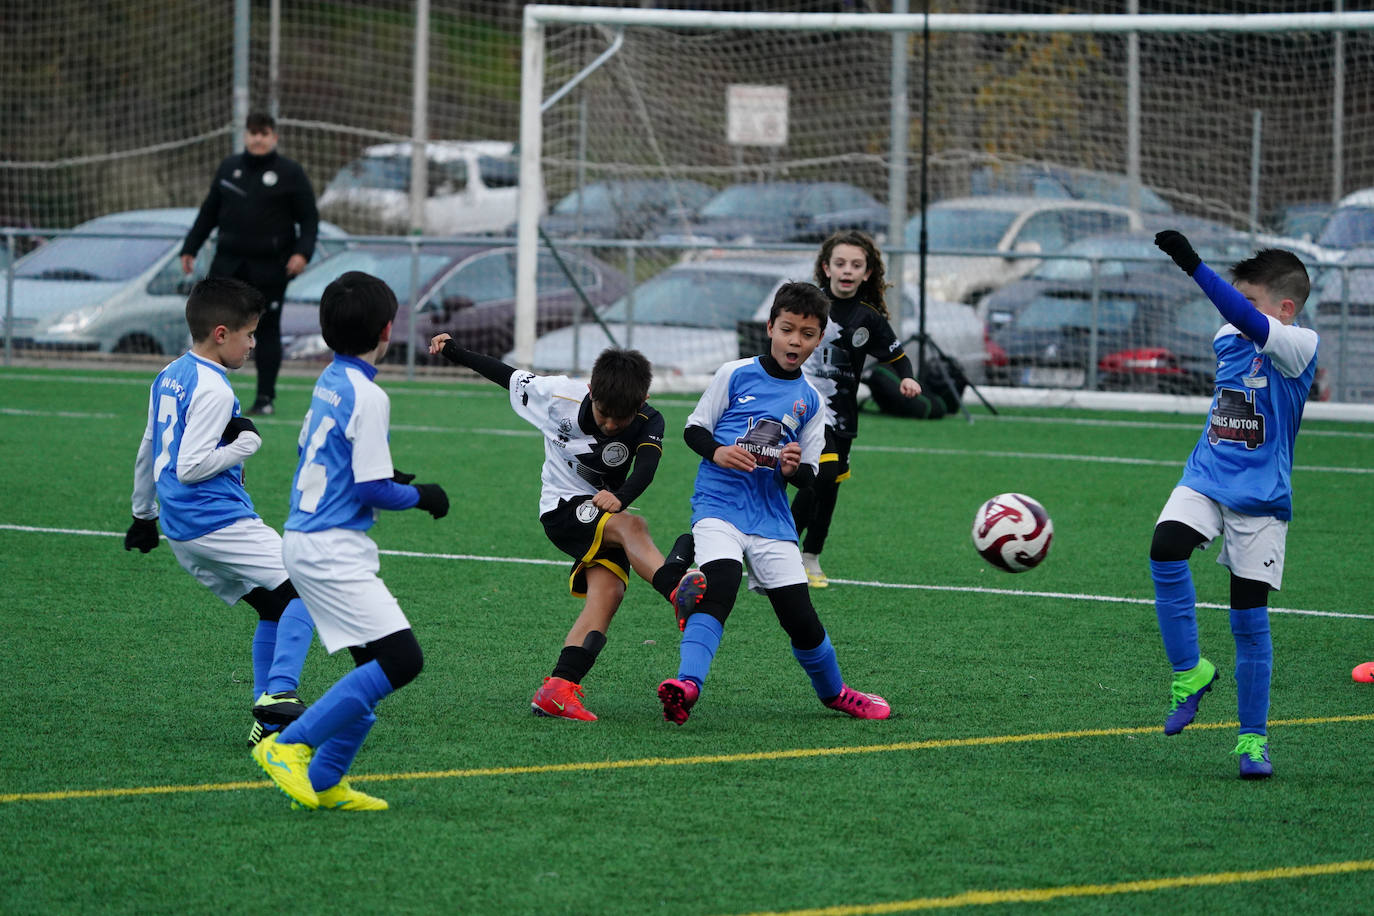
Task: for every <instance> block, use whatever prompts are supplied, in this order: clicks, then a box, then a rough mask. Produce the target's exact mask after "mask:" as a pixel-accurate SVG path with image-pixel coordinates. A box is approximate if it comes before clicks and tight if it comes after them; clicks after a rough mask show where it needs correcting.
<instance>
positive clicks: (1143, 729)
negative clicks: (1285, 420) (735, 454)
mask: <svg viewBox="0 0 1374 916" xmlns="http://www.w3.org/2000/svg"><path fill="white" fill-rule="evenodd" d="M1346 722H1374V713H1370V714H1361V715H1352V716H1322V717H1316V718H1307V719H1277V720H1274V721H1272V722H1270V723H1269V724H1270V725H1271V726H1281V727H1283V726H1290V725H1333V724H1340V723H1346ZM1237 726H1238V723H1236V722H1210V723H1206V724H1203V723H1198V724H1195V725H1191V726H1189V728H1191V729H1193V730H1194V731H1201V730H1206V729H1222V728H1228V729H1229V728H1236V727H1237ZM1158 731H1159V726H1158V725H1144V726H1136V727H1132V728H1089V729H1081V730H1079V731H1068V732H1036V733H1032V734H1027V735H988V736H985V737H981V738H937V739H932V740H927V741H900V742H897V743H894V744H864V745H858V746H856V747H805V748H789V749H786V750H780V751H751V752H748V753H743V754H704V755H699V756H693V757H637V758H632V759H628V760H589V761H583V762H577V763H546V764H537V765H531V766H513V767H477V768H473V769H464V770H426V771H421V772H415V773H372V774H366V773H364V774H358V775H350V777H349V778H350V779H351V780H352V781H353V782H388V781H393V780H399V779H471V778H473V777H477V776H525V775H533V774H540V773H592V772H601V771H605V770H633V769H646V768H648V767H667V766H702V765H706V764H715V763H752V762H755V761H760V760H799V759H803V758H810V757H844V756H850V755H853V754H891V753H895V752H898V751H927V750H941V749H944V748H952V747H984V746H987V745H998V744H1028V743H1030V742H1034V741H1063V740H1067V739H1070V738H1110V737H1114V736H1118V735H1144V734H1152V733H1157V732H1158ZM271 786H272V783H271V782H268V781H266V780H262V781H255V782H215V783H202V784H199V785H173V786H133V787H130V788H123V789H67V790H61V791H56V792H13V793H9V794H3V795H0V803H9V802H23V801H66V800H69V799H76V798H124V797H127V796H133V795H171V794H176V793H182V792H229V791H234V790H237V789H266V788H270V787H271Z"/></svg>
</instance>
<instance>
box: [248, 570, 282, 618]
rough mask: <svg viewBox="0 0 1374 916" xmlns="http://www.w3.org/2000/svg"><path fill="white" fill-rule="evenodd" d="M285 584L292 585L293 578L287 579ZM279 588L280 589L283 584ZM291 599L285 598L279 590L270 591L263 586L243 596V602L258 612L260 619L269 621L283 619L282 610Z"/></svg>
mask: <svg viewBox="0 0 1374 916" xmlns="http://www.w3.org/2000/svg"><path fill="white" fill-rule="evenodd" d="M284 584H286V585H290V584H291V580H290V579H287V580H286V582H285V583H284ZM277 588H278V590H279V589H280V588H281V586H278V587H277ZM293 591H294V589H293ZM292 597H294V595H293V596H292ZM290 600H291V599H290V598H286V599H283V598H282V597H281V595H279V594H278V593H277V591H270V592H269V591H268V590H267V589H265V588H263V587H262V586H258V587H257V588H255V589H253V590H252V591H251V592H249V593H248V594H246V595H244V596H243V603H244V604H246V605H248V606H249V607H251V608H252V609H253V610H255V611H257V612H258V619H259V620H266V621H268V622H269V623H276V622H277V621H278V620H281V615H282V611H284V610H286V605H287V602H289V601H290Z"/></svg>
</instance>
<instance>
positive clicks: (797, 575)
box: [692, 518, 806, 588]
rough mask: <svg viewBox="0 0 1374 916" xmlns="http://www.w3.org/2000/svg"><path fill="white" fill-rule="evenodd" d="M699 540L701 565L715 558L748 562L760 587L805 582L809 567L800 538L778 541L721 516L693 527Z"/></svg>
mask: <svg viewBox="0 0 1374 916" xmlns="http://www.w3.org/2000/svg"><path fill="white" fill-rule="evenodd" d="M692 537H693V539H694V540H695V541H696V560H695V561H694V562H695V563H696V565H697V566H698V567H701V566H705V565H706V564H707V563H710V562H711V561H712V560H734V561H735V562H736V563H743V562H746V561H747V562H748V564H749V574H750V576H751V577H752V579H753V584H754V585H756V586H757V587H759V588H782V587H783V586H784V585H804V584H805V583H806V569H805V568H804V567H803V566H802V558H801V549H800V548H799V547H797V543H796V541H777V540H774V539H773V538H765V537H759V536H758V535H757V534H745V533H744V532H743V531H740V530H739V529H738V528H736V527H735V526H734V525H732V524H730V523H729V522H727V521H725V520H724V519H719V518H704V519H702V520H701V521H699V522H697V523H696V524H695V525H693V526H692Z"/></svg>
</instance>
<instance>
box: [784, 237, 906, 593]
mask: <svg viewBox="0 0 1374 916" xmlns="http://www.w3.org/2000/svg"><path fill="white" fill-rule="evenodd" d="M816 285H817V286H819V287H820V288H821V289H823V290H825V293H826V295H827V296H829V297H830V320H829V322H827V323H826V326H825V331H824V332H823V334H822V336H821V343H820V346H818V347H816V349H815V351H814V352H813V353H812V354H811V356H810V357H809V358H808V359H807V361H806V362H805V363H803V364H802V372H804V373H805V374H806V377H807V379H808V380H809V381H810V382H811V384H812V385H814V386H816V390H817V391H818V392H820V395H821V397H822V398H824V399H825V450H824V451H823V452H822V453H821V464H820V473H819V474H817V476H816V483H815V484H814V485H813V486H811V487H810V488H809V489H805V490H798V491H797V495H796V497H794V498H793V500H792V521H793V522H795V523H796V526H797V537H798V538H800V539H801V550H802V565H804V566H805V567H806V578H807V581H808V582H809V584H810V585H811V587H812V588H825V587H826V586H827V585H829V584H830V583H829V580H828V579H827V578H826V575H825V573H824V572H822V571H821V564H820V556H819V555H820V552H821V550H822V549H823V548H824V547H825V538H826V535H828V534H829V533H830V519H831V517H832V516H833V515H834V514H835V502H836V500H837V499H838V497H839V491H840V484H841V483H842V482H844V481H845V480H847V479H848V478H849V449H850V447H851V446H852V445H853V444H854V437H855V436H857V435H858V434H859V400H858V388H859V374H860V373H861V372H862V371H863V367H864V358H865V357H866V356H872V357H875V358H876V359H878V360H880V361H881V362H882V363H883V364H884V365H886V366H887V367H889V368H890V369H892V370H893V371H894V372H895V373H896V374H897V376H898V378H900V379H901V383H900V391H901V394H902V395H903V396H904V397H908V398H914V397H916V396H917V395H919V394H920V393H921V386H920V385H919V384H918V383H917V381H916V379H915V378H914V377H913V373H912V371H911V360H909V359H908V358H907V356H906V354H905V353H904V352H903V351H902V345H901V342H900V341H898V340H897V335H896V334H894V333H893V332H892V325H890V324H889V323H888V320H887V317H888V316H887V304H886V303H885V302H884V299H883V290H884V288H885V287H886V285H887V284H886V282H885V280H884V277H883V261H882V256H881V255H880V254H879V253H878V246H877V245H875V244H874V243H873V239H871V238H869V236H868V235H867V234H866V233H863V232H859V231H857V230H846V231H840V232H836V233H835V234H834V235H832V236H830V238H828V239H826V240H825V242H824V243H823V244H822V245H821V250H820V253H819V254H818V255H817V256H816Z"/></svg>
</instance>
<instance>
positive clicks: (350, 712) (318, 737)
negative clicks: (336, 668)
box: [277, 661, 391, 747]
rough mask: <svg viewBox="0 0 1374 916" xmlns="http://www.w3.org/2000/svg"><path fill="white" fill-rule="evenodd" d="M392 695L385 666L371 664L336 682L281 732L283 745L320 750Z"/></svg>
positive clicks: (280, 738) (351, 672)
mask: <svg viewBox="0 0 1374 916" xmlns="http://www.w3.org/2000/svg"><path fill="white" fill-rule="evenodd" d="M388 693H391V682H390V681H388V680H387V679H386V673H385V672H383V671H382V666H381V665H379V664H377V663H376V662H375V661H371V662H368V663H367V664H366V665H363V666H361V667H358V668H354V669H353V670H352V671H350V672H348V673H347V674H345V675H344V676H343V677H341V678H339V679H338V680H337V681H335V682H334V686H333V687H330V688H329V690H327V691H326V692H325V695H324V696H322V697H320V698H319V699H318V700H317V701H315V703H314V705H312V706H311V707H310V708H309V709H307V710H306V711H305V712H304V713H303V714H302V715H301V717H300V718H299V719H297V720H296V721H295V722H292V723H291V724H290V725H288V726H286V728H284V729H282V731H281V737H279V738H278V739H277V740H278V741H279V742H280V743H282V744H308V745H310V746H311V747H319V746H320V745H322V744H324V743H325V742H326V741H328V740H329V739H330V738H332V737H334V736H335V735H336V734H339V733H340V732H342V731H343V730H344V729H345V728H347V727H348V726H350V725H352V724H353V723H354V722H356V721H357V720H358V719H361V718H362V717H363V716H366V715H369V714H370V713H371V712H372V710H373V708H375V707H376V705H377V703H378V702H380V701H381V699H382V697H384V696H386V695H387V694H388Z"/></svg>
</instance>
